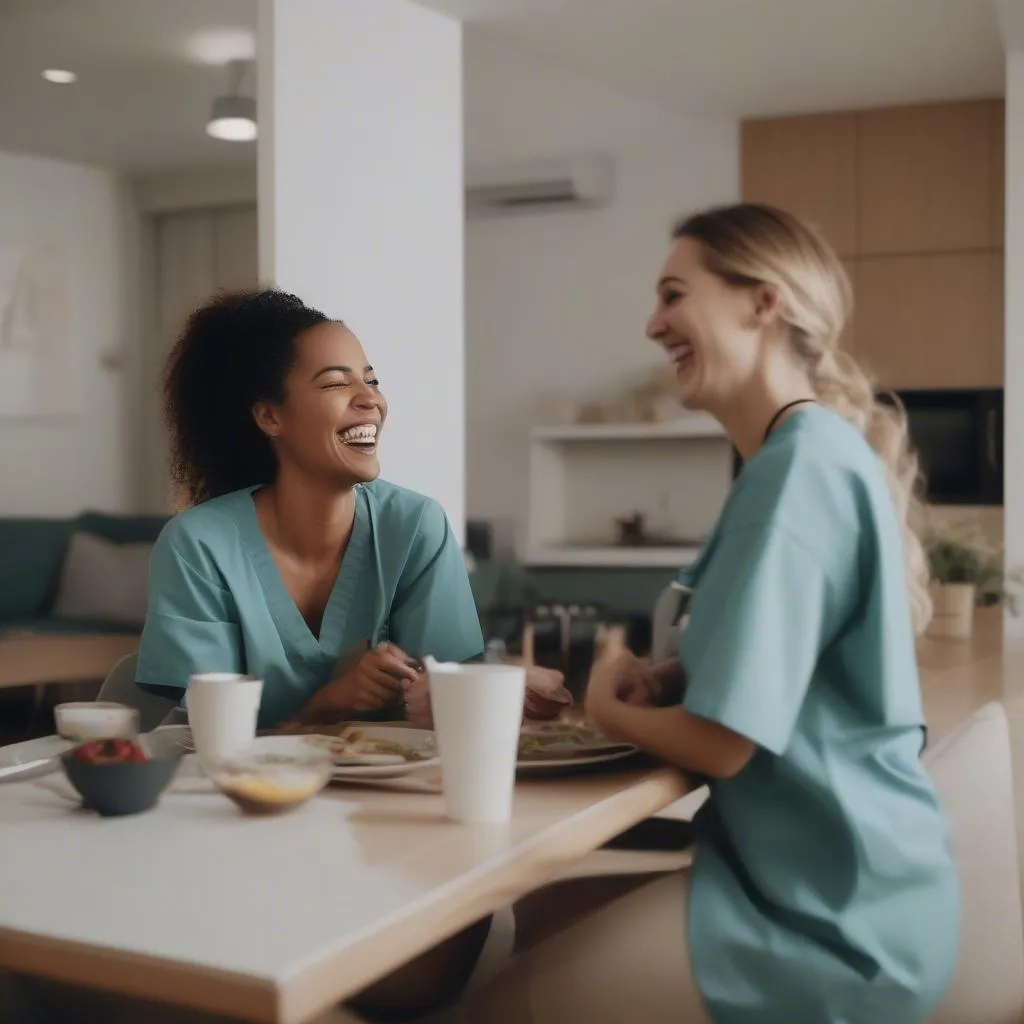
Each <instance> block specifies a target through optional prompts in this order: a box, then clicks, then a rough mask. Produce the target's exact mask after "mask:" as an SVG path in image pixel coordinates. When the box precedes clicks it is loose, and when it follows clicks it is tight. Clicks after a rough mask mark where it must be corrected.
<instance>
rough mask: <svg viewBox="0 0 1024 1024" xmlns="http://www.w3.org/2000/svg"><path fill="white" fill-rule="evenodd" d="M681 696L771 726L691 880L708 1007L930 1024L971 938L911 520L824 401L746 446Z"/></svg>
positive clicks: (720, 807) (726, 717)
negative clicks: (942, 792)
mask: <svg viewBox="0 0 1024 1024" xmlns="http://www.w3.org/2000/svg"><path fill="white" fill-rule="evenodd" d="M680 582H681V583H682V584H684V585H685V586H687V587H690V588H692V590H693V594H692V598H691V603H690V620H689V624H688V626H687V628H686V629H685V631H684V633H683V634H682V636H681V637H680V641H679V649H680V658H681V661H682V664H683V668H684V670H685V673H686V678H687V687H686V691H685V695H684V698H683V699H684V706H685V708H686V709H687V710H688V711H690V712H692V713H693V714H695V715H699V716H700V717H702V718H706V719H710V720H711V721H714V722H718V723H720V724H722V725H724V726H726V727H727V728H729V729H731V730H733V731H734V732H737V733H740V734H741V735H743V736H746V737H747V738H748V739H750V740H752V741H753V742H754V743H755V744H757V751H756V753H755V754H754V756H753V758H752V760H751V761H750V762H749V763H748V764H747V765H746V767H744V768H743V770H742V771H740V772H739V773H738V774H737V775H736V776H735V777H733V778H731V779H727V780H723V781H718V782H715V783H714V784H713V785H712V796H711V800H710V802H709V806H708V816H707V819H706V820H705V825H706V830H705V831H704V833H703V834H702V837H701V841H700V843H699V845H698V849H697V853H696V856H695V863H694V874H693V881H692V889H691V899H690V917H689V926H688V928H689V946H690V951H691V957H692V964H693V970H694V977H695V979H696V980H697V983H698V986H699V988H700V990H701V992H702V994H703V996H704V1000H705V1002H706V1004H707V1008H708V1011H709V1013H710V1015H711V1017H712V1019H713V1020H714V1021H715V1024H755V1022H756V1024H916V1022H920V1021H923V1020H924V1019H925V1018H926V1017H927V1015H928V1013H929V1011H930V1010H931V1009H932V1007H933V1006H934V1005H935V1004H936V1003H937V1002H938V1000H939V998H940V996H941V995H942V993H943V991H944V990H945V988H946V986H947V983H948V981H949V979H950V978H951V975H952V971H953V967H954V962H955V958H956V950H957V936H958V927H959V899H958V887H957V880H956V873H955V869H954V865H953V861H952V857H951V852H950V849H949V844H948V838H947V829H946V824H945V821H944V819H943V816H942V814H941V812H940V809H939V806H938V802H937V799H936V795H935V792H934V790H933V787H932V784H931V781H930V779H929V777H928V775H927V774H926V772H925V769H924V767H923V766H922V764H921V751H922V747H923V745H924V736H925V729H924V717H923V711H922V707H921V697H920V689H919V683H918V675H917V662H916V657H915V647H914V636H913V630H912V625H911V620H910V611H909V605H908V600H907V580H906V573H905V566H904V548H903V542H902V536H901V532H900V526H899V523H898V521H897V518H896V514H895V511H894V508H893V505H892V501H891V499H890V496H889V491H888V488H887V484H886V480H885V477H884V472H883V469H882V467H881V464H880V462H879V460H878V458H877V456H876V455H875V453H874V452H873V451H872V450H871V448H870V447H869V446H868V444H867V443H866V442H865V440H864V439H863V438H862V436H861V435H860V433H859V432H858V431H857V430H856V429H855V428H854V427H852V426H851V425H849V424H848V423H846V422H845V421H844V420H842V419H841V418H840V417H838V416H836V415H834V414H833V413H831V412H829V411H826V410H824V409H821V408H810V409H807V410H805V411H802V412H799V413H797V414H795V415H793V416H792V417H791V418H790V419H788V420H787V421H785V422H784V423H783V424H782V425H781V426H780V427H779V428H778V429H777V430H776V431H775V432H774V433H773V434H772V435H771V436H770V437H769V439H768V440H767V442H766V443H765V445H764V446H763V447H762V449H761V450H760V451H759V452H758V453H757V454H756V455H755V456H754V457H753V458H752V459H751V460H750V461H749V462H748V463H747V464H746V466H745V467H744V469H743V471H742V472H741V474H740V476H739V478H738V479H737V481H736V483H735V485H734V488H733V491H732V493H731V495H730V497H729V500H728V502H727V504H726V507H725V509H724V510H723V512H722V515H721V517H720V519H719V521H718V523H717V524H716V527H715V529H714V531H713V532H712V535H711V537H710V539H709V541H708V543H707V545H706V547H705V549H704V551H703V552H702V555H701V557H700V559H699V561H698V562H697V564H696V565H694V566H692V567H691V568H690V569H689V570H685V571H684V572H683V573H682V574H681V576H680Z"/></svg>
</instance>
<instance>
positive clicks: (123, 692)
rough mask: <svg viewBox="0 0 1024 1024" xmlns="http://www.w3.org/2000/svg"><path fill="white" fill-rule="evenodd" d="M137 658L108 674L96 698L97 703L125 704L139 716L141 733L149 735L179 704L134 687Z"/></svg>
mask: <svg viewBox="0 0 1024 1024" xmlns="http://www.w3.org/2000/svg"><path fill="white" fill-rule="evenodd" d="M138 660H139V656H138V654H126V655H125V656H124V657H123V658H122V659H121V660H120V661H119V662H118V663H117V664H116V665H115V666H114V667H113V668H112V669H111V670H110V672H109V673H108V675H107V678H106V679H105V680H104V681H103V685H102V686H101V687H100V692H99V693H98V694H97V695H96V699H97V700H109V701H113V702H114V703H115V704H125V705H127V706H128V707H130V708H135V710H136V711H138V713H139V731H140V732H150V731H152V730H153V729H155V728H156V727H157V726H158V725H162V724H163V722H164V721H165V720H166V719H167V717H168V715H170V714H171V713H172V712H173V711H174V710H175V709H176V708H177V707H178V704H177V702H176V701H173V700H170V699H168V698H167V697H157V696H156V695H155V694H152V693H146V691H145V690H140V689H139V687H138V686H136V685H135V669H136V666H137V663H138Z"/></svg>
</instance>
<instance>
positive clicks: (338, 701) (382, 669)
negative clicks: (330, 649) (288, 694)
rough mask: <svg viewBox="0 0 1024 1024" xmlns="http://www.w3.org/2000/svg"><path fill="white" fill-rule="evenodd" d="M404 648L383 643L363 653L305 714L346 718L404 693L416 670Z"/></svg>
mask: <svg viewBox="0 0 1024 1024" xmlns="http://www.w3.org/2000/svg"><path fill="white" fill-rule="evenodd" d="M409 661H410V659H409V658H408V657H407V656H406V654H405V652H404V651H403V650H402V649H401V648H399V647H396V646H395V645H394V644H389V643H384V644H380V645H378V646H377V647H374V648H372V649H370V650H368V651H366V652H365V653H363V654H362V655H361V656H360V657H359V660H358V661H356V662H355V663H354V664H353V665H351V666H349V667H348V668H347V669H346V670H345V671H344V672H343V673H342V674H341V675H340V676H338V677H336V678H335V679H332V680H331V681H330V682H329V683H327V685H326V686H323V687H321V688H320V689H319V690H318V691H317V692H316V693H315V694H314V695H313V697H312V698H311V699H310V701H309V703H308V704H307V705H306V707H305V708H304V709H303V716H302V717H303V718H304V719H306V720H308V719H310V718H314V719H316V718H323V717H325V716H333V717H335V718H338V719H343V718H346V717H349V716H351V715H352V714H353V713H358V712H361V711H376V710H378V709H379V708H382V707H385V706H386V705H387V704H390V703H391V702H392V701H395V700H397V699H399V698H400V697H401V696H402V690H403V686H404V685H405V684H406V683H412V682H413V681H414V680H415V679H416V677H417V672H416V670H415V669H414V668H412V667H411V666H410V665H409Z"/></svg>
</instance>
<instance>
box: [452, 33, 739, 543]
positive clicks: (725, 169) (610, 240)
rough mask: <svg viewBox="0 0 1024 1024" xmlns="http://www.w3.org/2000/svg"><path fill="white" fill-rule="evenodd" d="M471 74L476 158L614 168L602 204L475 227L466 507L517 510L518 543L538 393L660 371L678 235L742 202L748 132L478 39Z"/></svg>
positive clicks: (470, 266) (471, 236)
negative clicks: (653, 315)
mask: <svg viewBox="0 0 1024 1024" xmlns="http://www.w3.org/2000/svg"><path fill="white" fill-rule="evenodd" d="M465 75H466V122H465V130H466V155H467V162H468V163H469V164H470V165H471V166H472V165H475V164H477V163H485V164H486V163H492V162H501V161H520V160H531V159H541V158H550V157H559V156H565V155H577V154H579V153H586V152H593V151H600V152H606V153H609V154H611V155H612V156H613V157H614V159H615V161H616V176H617V185H616V195H615V200H614V203H613V204H612V205H611V206H610V207H608V208H606V209H603V210H598V211H564V212H558V213H550V212H549V213H544V214H532V215H530V216H527V217H519V218H511V219H510V218H503V219H499V220H471V221H469V223H468V224H467V229H466V233H467V249H466V297H467V343H466V350H467V352H466V359H467V362H466V368H467V416H468V437H467V452H468V473H467V486H468V490H467V496H468V510H469V514H470V515H471V516H474V517H484V518H491V517H502V518H504V517H511V518H512V519H514V520H515V523H516V527H517V532H518V533H519V534H520V536H519V539H520V540H522V536H521V534H522V526H523V523H524V521H525V516H526V506H527V496H526V480H527V451H528V446H527V432H528V429H529V426H530V422H531V417H532V416H533V415H534V412H535V409H536V406H537V403H538V400H541V399H543V397H544V396H547V395H551V394H552V393H554V394H559V393H561V394H563V395H566V396H569V397H571V398H580V399H583V398H586V397H588V396H589V395H591V394H592V393H593V392H601V391H603V390H605V389H608V388H615V387H617V386H619V385H621V384H628V383H632V382H639V381H640V380H642V379H643V378H644V377H645V376H646V374H647V372H648V371H649V370H650V369H652V368H656V367H658V366H660V365H662V362H661V359H660V357H659V354H658V352H657V350H656V349H655V347H654V346H653V345H652V344H651V343H650V342H648V341H646V340H645V339H644V323H645V321H646V318H647V316H648V314H649V312H650V308H651V305H652V302H653V294H654V281H655V277H656V274H657V271H658V269H659V267H660V264H661V260H662V259H663V258H664V255H665V253H666V252H667V245H668V242H667V239H668V229H669V227H670V224H671V222H672V221H673V219H674V218H675V217H676V215H678V214H680V213H684V212H686V211H688V210H691V209H694V208H696V207H700V206H704V205H708V204H712V203H716V202H731V201H735V200H736V199H737V198H738V196H739V127H738V124H737V122H735V121H733V120H685V119H683V118H680V117H678V116H676V115H672V114H669V113H665V112H663V111H661V110H660V109H657V108H654V107H652V106H649V105H646V104H643V103H639V102H637V101H635V100H633V99H631V98H629V97H626V96H624V95H622V94H621V93H618V92H616V91H613V90H611V89H608V88H606V87H604V86H603V85H601V84H600V83H597V82H595V81H593V80H591V79H588V78H583V77H579V76H577V75H574V74H571V73H569V72H566V71H562V70H561V69H559V68H557V67H556V66H554V65H551V64H547V63H543V62H540V61H536V60H533V59H531V58H529V57H526V56H523V55H522V54H520V53H518V52H517V51H515V50H512V49H509V48H507V47H505V46H500V45H497V44H493V43H482V42H479V41H478V40H476V39H475V38H474V39H473V40H472V41H471V43H470V45H468V46H467V51H466V72H465ZM609 484H610V486H614V481H609ZM697 485H698V486H699V481H698V482H697Z"/></svg>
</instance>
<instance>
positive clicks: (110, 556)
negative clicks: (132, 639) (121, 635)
mask: <svg viewBox="0 0 1024 1024" xmlns="http://www.w3.org/2000/svg"><path fill="white" fill-rule="evenodd" d="M152 550H153V545H152V543H150V542H144V543H134V544H117V543H114V542H113V541H109V540H105V539H104V538H103V537H98V536H96V535H95V534H92V533H75V534H73V535H72V537H71V543H70V544H69V545H68V552H67V556H66V557H65V559H64V566H63V568H62V569H61V575H60V587H59V589H58V591H57V599H56V601H55V602H54V606H53V613H54V615H57V616H59V617H61V618H66V619H84V620H93V621H95V620H98V621H102V622H108V623H117V624H120V625H123V626H125V627H127V628H130V629H141V628H142V624H143V622H144V620H145V618H146V596H147V589H148V583H149V556H150V553H151V552H152Z"/></svg>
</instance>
